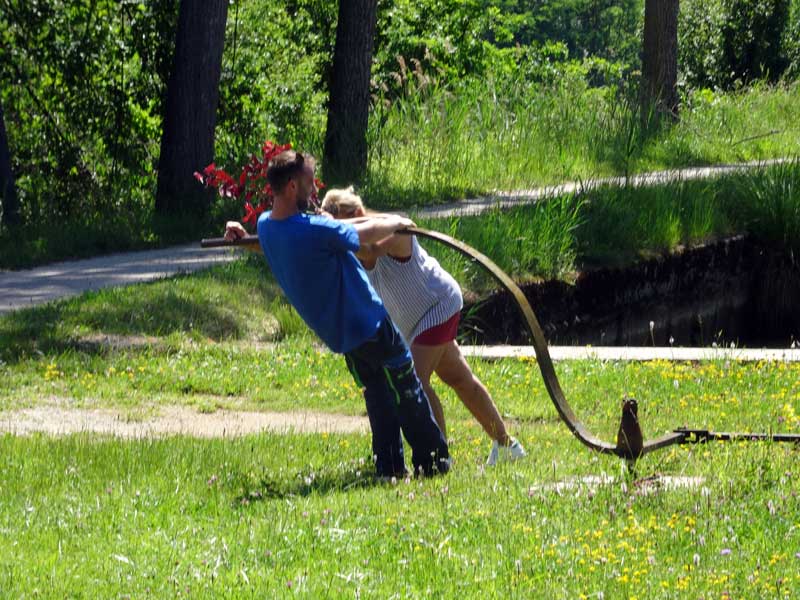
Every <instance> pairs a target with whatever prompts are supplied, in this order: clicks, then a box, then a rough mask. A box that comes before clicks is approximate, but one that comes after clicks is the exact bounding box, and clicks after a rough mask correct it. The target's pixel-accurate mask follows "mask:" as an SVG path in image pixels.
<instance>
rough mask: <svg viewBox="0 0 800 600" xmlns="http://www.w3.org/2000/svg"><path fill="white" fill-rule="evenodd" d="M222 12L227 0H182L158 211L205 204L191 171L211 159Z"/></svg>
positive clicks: (196, 209) (199, 210)
mask: <svg viewBox="0 0 800 600" xmlns="http://www.w3.org/2000/svg"><path fill="white" fill-rule="evenodd" d="M227 15H228V0H181V4H180V11H179V13H178V28H177V32H176V34H175V55H174V59H173V63H172V72H171V74H170V79H169V85H168V86H167V103H166V110H165V114H164V132H163V135H162V137H161V154H160V158H159V163H158V188H157V191H156V211H158V212H160V213H162V214H170V215H181V214H186V213H194V214H203V213H205V212H206V210H207V209H208V203H209V194H208V192H206V191H205V190H204V189H203V188H202V186H200V185H199V184H198V182H197V181H196V180H195V179H194V177H193V173H194V172H195V171H196V170H197V169H198V168H201V167H202V166H205V165H207V164H208V163H210V162H212V160H213V158H214V129H215V127H216V123H217V104H218V101H219V78H220V72H221V69H222V49H223V46H224V42H225V22H226V20H227Z"/></svg>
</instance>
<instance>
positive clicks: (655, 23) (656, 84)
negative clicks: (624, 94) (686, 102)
mask: <svg viewBox="0 0 800 600" xmlns="http://www.w3.org/2000/svg"><path fill="white" fill-rule="evenodd" d="M678 1H679V0H646V2H645V9H644V39H643V42H642V89H641V96H642V115H643V119H645V120H646V121H649V120H650V119H651V118H652V117H654V118H655V119H656V121H658V120H659V119H660V118H661V117H662V116H667V117H669V118H671V119H676V118H677V116H678V9H679V5H678Z"/></svg>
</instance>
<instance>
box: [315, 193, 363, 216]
mask: <svg viewBox="0 0 800 600" xmlns="http://www.w3.org/2000/svg"><path fill="white" fill-rule="evenodd" d="M322 210H324V211H326V212H328V213H330V214H331V216H333V217H334V218H335V219H349V218H351V217H354V216H355V214H356V212H358V211H359V210H361V211H363V212H364V213H366V212H367V211H366V209H365V208H364V203H363V202H362V201H361V197H360V196H359V195H358V194H356V193H355V192H354V191H353V186H352V185H351V186H349V187H347V188H345V189H335V188H331V189H330V190H328V193H327V194H325V200H323V201H322Z"/></svg>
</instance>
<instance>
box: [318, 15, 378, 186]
mask: <svg viewBox="0 0 800 600" xmlns="http://www.w3.org/2000/svg"><path fill="white" fill-rule="evenodd" d="M377 9H378V2H377V0H350V1H347V2H345V1H341V2H339V19H338V25H337V27H336V47H335V49H334V52H333V68H332V71H331V79H330V97H329V100H328V125H327V129H326V132H325V163H324V164H325V178H326V179H327V180H328V181H329V182H330V183H348V182H354V181H359V180H360V179H361V177H362V176H363V175H364V173H365V172H366V169H367V124H368V122H369V104H370V94H369V92H370V76H371V72H372V47H373V44H374V41H375V25H376V19H377Z"/></svg>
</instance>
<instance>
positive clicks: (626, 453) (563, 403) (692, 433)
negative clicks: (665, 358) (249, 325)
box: [201, 227, 800, 460]
mask: <svg viewBox="0 0 800 600" xmlns="http://www.w3.org/2000/svg"><path fill="white" fill-rule="evenodd" d="M398 233H404V234H408V235H416V236H418V237H421V238H427V239H430V240H434V241H436V242H439V243H440V244H442V245H444V246H447V247H448V248H452V249H453V250H456V251H458V252H460V253H461V254H463V255H464V256H466V257H467V258H468V259H470V260H471V261H473V262H476V263H478V264H480V265H481V266H482V267H483V268H484V269H486V270H487V271H488V272H489V274H490V275H491V276H492V277H493V278H494V279H495V280H496V281H497V282H498V283H499V284H500V285H501V286H502V287H503V288H504V289H505V290H506V291H508V292H509V293H510V294H511V295H512V296H513V298H514V300H515V302H516V304H517V307H518V308H519V310H520V312H521V313H522V316H523V320H524V321H525V324H526V326H527V328H528V333H530V336H531V340H532V342H533V349H534V351H535V353H536V364H537V365H539V370H540V372H541V374H542V379H544V385H545V389H547V393H548V395H549V396H550V399H551V400H552V402H553V405H554V406H555V407H556V411H557V412H558V414H559V416H560V417H561V420H562V421H564V423H565V425H566V426H567V428H569V430H570V431H571V432H572V433H573V435H574V436H575V437H576V438H578V440H579V441H580V442H581V443H582V444H583V445H584V446H586V447H588V448H590V449H592V450H595V451H597V452H600V453H601V454H613V455H615V456H619V457H620V458H626V459H629V460H630V459H632V460H636V459H637V458H639V457H641V456H644V455H645V454H649V453H650V452H653V451H655V450H660V449H662V448H666V447H668V446H673V445H676V444H691V443H702V442H708V441H712V440H719V441H731V440H741V441H759V440H760V441H773V442H796V443H800V435H793V434H766V433H719V432H713V431H707V430H701V429H686V428H678V429H675V430H674V431H671V432H667V433H665V434H663V435H662V436H660V437H657V438H655V439H652V440H647V441H645V442H644V443H643V444H642V446H641V448H636V449H635V450H634V451H633V453H632V451H631V449H630V447H626V444H625V443H620V441H619V440H618V442H617V443H616V444H611V443H609V442H605V441H603V440H601V439H600V438H598V437H597V436H595V435H594V434H592V433H591V432H590V431H589V430H588V429H587V428H586V426H585V425H584V424H583V423H582V422H581V421H580V419H578V417H577V416H576V415H575V412H574V411H573V410H572V407H570V405H569V403H568V402H567V399H566V397H565V396H564V392H563V390H562V389H561V384H560V383H559V381H558V376H557V375H556V372H555V368H554V367H553V360H552V359H551V358H550V352H549V350H548V348H547V341H546V340H545V337H544V334H543V333H542V328H541V326H540V325H539V321H538V319H537V318H536V315H535V314H534V312H533V309H532V308H531V305H530V303H529V302H528V299H527V298H526V297H525V294H524V293H523V292H522V290H521V289H520V288H519V286H518V285H517V284H516V283H515V282H514V280H513V279H511V277H509V276H508V275H507V274H506V273H505V272H504V271H503V270H502V269H501V268H500V267H498V266H497V265H496V264H495V263H494V262H493V261H492V260H491V259H489V258H488V257H487V256H485V255H483V254H481V253H480V252H478V251H477V250H475V249H474V248H472V247H471V246H469V245H467V244H465V243H464V242H462V241H460V240H457V239H455V238H452V237H450V236H449V235H445V234H444V233H439V232H438V231H429V230H427V229H422V228H419V227H409V228H408V229H404V230H402V231H400V232H398ZM257 244H258V238H257V237H256V236H247V237H244V238H242V239H240V240H237V241H236V242H228V241H227V240H224V239H222V238H216V239H209V240H203V241H202V242H201V245H202V246H203V247H205V248H214V247H220V246H246V247H250V248H252V247H253V246H254V245H257Z"/></svg>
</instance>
